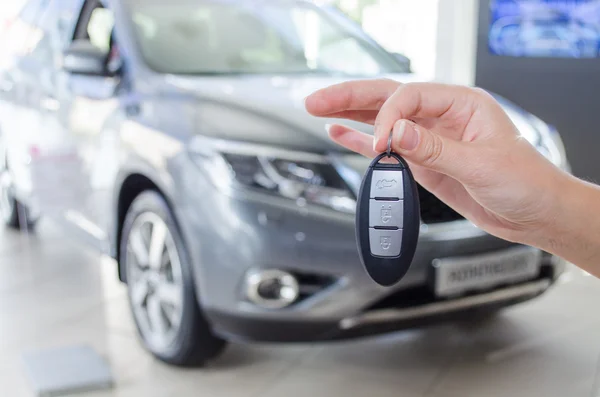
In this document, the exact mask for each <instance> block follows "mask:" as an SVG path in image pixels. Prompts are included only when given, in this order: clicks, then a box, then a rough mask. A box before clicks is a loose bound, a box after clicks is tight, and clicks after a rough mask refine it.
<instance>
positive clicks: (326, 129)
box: [325, 123, 331, 134]
mask: <svg viewBox="0 0 600 397" xmlns="http://www.w3.org/2000/svg"><path fill="white" fill-rule="evenodd" d="M330 129H331V124H329V123H328V124H325V131H326V132H327V133H328V134H329V130H330Z"/></svg>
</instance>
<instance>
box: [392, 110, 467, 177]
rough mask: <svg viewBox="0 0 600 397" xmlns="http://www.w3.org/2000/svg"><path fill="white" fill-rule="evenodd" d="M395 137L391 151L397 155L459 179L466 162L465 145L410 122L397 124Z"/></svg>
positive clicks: (402, 121) (395, 125)
mask: <svg viewBox="0 0 600 397" xmlns="http://www.w3.org/2000/svg"><path fill="white" fill-rule="evenodd" d="M392 134H393V137H392V149H393V150H394V151H395V152H396V153H398V154H400V155H402V156H403V157H404V158H406V159H407V160H409V161H410V162H412V163H413V164H416V165H420V166H422V167H425V168H429V169H431V170H433V171H437V172H440V173H442V174H445V175H448V176H451V177H454V178H455V179H460V175H461V173H462V172H464V170H465V166H464V165H465V162H466V161H467V159H466V155H467V153H465V152H466V150H465V147H464V144H463V143H462V142H458V141H455V140H453V139H450V138H447V137H444V136H442V135H440V134H436V133H434V132H431V131H430V130H428V129H426V128H423V127H421V126H419V125H417V124H415V123H413V122H412V121H408V120H398V121H397V122H396V123H395V124H394V129H393V131H392ZM467 168H468V167H467Z"/></svg>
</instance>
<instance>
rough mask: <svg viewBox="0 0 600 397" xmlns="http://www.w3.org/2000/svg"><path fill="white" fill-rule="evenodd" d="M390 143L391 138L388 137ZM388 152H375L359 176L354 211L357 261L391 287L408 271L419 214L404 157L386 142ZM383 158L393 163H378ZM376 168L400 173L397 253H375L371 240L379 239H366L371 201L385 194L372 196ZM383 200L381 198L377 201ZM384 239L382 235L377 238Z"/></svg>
mask: <svg viewBox="0 0 600 397" xmlns="http://www.w3.org/2000/svg"><path fill="white" fill-rule="evenodd" d="M389 142H390V143H391V138H390V140H389ZM388 149H389V150H388V151H386V152H384V153H382V154H380V155H378V156H377V157H376V158H375V159H374V160H373V162H372V163H371V164H370V165H369V168H368V170H367V173H366V174H365V177H364V178H363V181H362V185H361V188H360V192H359V195H358V197H359V200H358V206H357V210H356V241H357V244H358V251H359V256H360V259H361V262H362V263H363V265H364V267H365V269H366V271H367V273H368V274H369V276H371V278H372V279H373V280H374V281H375V282H376V283H378V284H380V285H383V286H391V285H394V284H396V283H397V282H398V281H399V280H400V279H402V277H404V275H405V274H406V272H407V271H408V269H409V268H410V265H411V263H412V260H413V257H414V255H415V251H416V247H417V242H418V239H419V231H420V226H421V215H420V214H421V213H420V205H419V193H418V190H417V184H416V182H415V179H414V177H413V175H412V172H411V170H410V168H409V166H408V163H407V162H406V160H404V159H403V158H402V157H401V156H399V155H398V154H396V153H393V152H392V151H391V145H388ZM384 158H393V159H395V160H396V161H397V162H398V163H397V164H387V163H380V161H381V160H383V159H384ZM376 171H394V172H398V173H401V174H402V189H403V197H402V198H401V201H402V205H403V213H402V215H403V221H402V230H401V235H402V237H401V249H400V254H399V255H397V256H393V257H392V256H378V255H376V254H373V253H372V252H371V247H372V245H371V244H372V243H374V244H379V241H374V242H371V241H370V238H371V237H370V234H371V233H370V232H371V231H372V230H373V228H372V227H370V225H369V222H370V220H369V217H370V214H369V211H370V205H371V202H373V201H374V200H375V201H376V202H377V203H384V202H385V200H387V198H385V197H372V194H371V192H372V189H371V185H372V183H376V182H377V181H373V175H374V173H375V172H376ZM377 200H384V201H377ZM379 238H382V239H384V238H385V237H379ZM383 243H385V244H387V240H382V244H383Z"/></svg>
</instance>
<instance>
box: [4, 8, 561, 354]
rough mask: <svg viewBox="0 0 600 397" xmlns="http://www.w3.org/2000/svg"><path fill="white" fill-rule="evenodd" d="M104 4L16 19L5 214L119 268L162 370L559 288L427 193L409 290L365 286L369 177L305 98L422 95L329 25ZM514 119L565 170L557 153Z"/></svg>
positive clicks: (518, 116)
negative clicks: (363, 220)
mask: <svg viewBox="0 0 600 397" xmlns="http://www.w3.org/2000/svg"><path fill="white" fill-rule="evenodd" d="M109 3H110V6H109V5H108V4H107V3H104V1H103V0H60V1H59V0H31V2H30V3H29V4H28V6H27V7H26V11H27V12H26V13H25V14H23V15H22V16H21V23H22V24H23V25H24V26H28V29H27V31H28V32H29V33H28V34H27V35H25V37H22V39H23V40H22V42H20V43H19V51H18V54H15V58H14V62H12V63H11V64H12V66H11V67H10V68H7V69H6V70H3V71H2V72H1V74H0V76H1V77H0V79H1V82H2V84H0V87H2V88H3V91H2V92H1V93H0V130H1V136H2V146H1V150H0V155H1V156H2V157H1V158H0V164H1V165H2V167H1V171H0V181H1V183H0V185H1V193H2V194H1V200H0V203H1V209H2V215H3V216H4V220H5V221H6V223H7V224H8V225H9V226H13V227H33V226H34V224H35V221H36V219H37V218H38V216H39V215H40V214H43V215H44V216H47V217H48V218H52V219H53V220H55V221H57V222H58V223H60V224H61V225H62V226H64V229H65V230H67V231H69V232H70V233H73V234H74V235H77V236H79V237H80V238H81V239H82V241H85V242H87V243H89V244H91V245H93V246H94V247H96V248H97V249H99V250H100V251H101V252H103V253H105V254H109V255H111V256H112V257H114V258H115V259H116V260H117V263H118V274H119V277H120V279H121V280H122V281H123V282H125V283H127V285H128V291H129V293H128V296H129V300H130V303H131V309H132V313H133V317H134V319H135V323H136V325H137V329H138V331H139V334H140V337H141V340H142V342H143V343H144V345H145V347H146V348H147V349H148V350H149V351H150V352H152V353H153V354H154V355H156V356H157V357H158V358H160V359H161V360H164V361H166V362H168V363H172V364H176V365H192V364H201V363H204V362H205V361H207V360H209V359H211V358H213V357H215V356H216V355H217V354H219V353H220V352H221V351H222V350H223V348H224V346H225V343H226V342H225V341H227V340H259V341H282V342H283V341H314V340H332V339H339V338H347V337H355V336H360V335H367V334H375V333H381V332H387V331H393V330H398V329H401V328H404V327H407V326H414V325H417V324H424V323H427V322H430V321H434V320H435V321H437V320H440V319H455V318H457V316H460V315H462V314H465V313H473V312H478V313H479V312H481V313H491V312H493V311H495V310H497V309H499V308H501V307H504V306H507V305H511V304H514V303H517V302H522V301H525V300H528V299H530V298H533V297H535V296H537V295H539V294H541V293H543V292H544V291H545V290H546V289H548V287H549V286H550V285H551V284H552V283H553V282H554V281H555V280H556V278H557V277H558V276H559V275H560V274H561V272H563V269H564V263H563V261H561V260H560V259H558V258H556V257H553V256H551V255H550V254H547V253H544V252H541V251H539V250H537V249H534V248H531V247H525V246H520V245H515V244H513V243H510V242H507V241H503V240H501V239H498V238H495V237H492V236H490V235H488V234H486V233H485V232H483V231H482V230H480V229H478V228H477V227H475V226H474V225H473V224H471V223H470V222H468V221H467V220H465V219H463V218H461V216H460V215H459V214H457V213H456V212H455V211H453V210H452V209H451V208H449V207H447V206H446V205H444V204H443V203H442V202H440V201H438V199H436V197H434V196H433V195H431V194H430V193H428V192H427V191H426V190H424V189H422V188H420V200H421V209H422V212H421V219H422V227H421V237H420V241H419V245H418V249H417V253H416V255H415V258H414V261H413V264H412V267H411V269H410V271H409V273H408V274H407V276H406V277H405V278H404V279H403V280H402V282H401V283H399V284H398V285H396V286H394V287H391V288H383V287H380V286H378V285H376V284H375V283H373V282H372V281H371V280H370V279H369V278H368V276H367V275H366V273H365V272H364V270H363V268H362V266H361V264H360V261H359V257H358V252H357V248H356V243H355V237H354V212H355V207H356V201H355V200H356V195H357V192H358V189H359V184H360V181H361V178H362V174H363V173H364V171H365V170H366V168H367V166H368V164H369V160H367V159H365V158H362V157H360V156H358V155H355V154H353V153H350V152H347V151H344V150H343V149H342V148H340V147H338V146H336V145H334V144H332V143H331V142H330V141H329V140H328V138H327V134H326V132H325V128H324V126H325V123H326V122H327V120H318V119H315V118H312V117H310V116H309V115H308V114H307V113H306V112H305V110H304V103H303V98H304V97H305V96H306V95H307V94H309V93H311V92H312V91H314V90H316V89H318V88H321V87H324V86H327V85H330V84H333V83H336V82H340V81H343V80H348V79H353V78H358V77H361V78H362V77H375V76H384V77H387V78H393V79H400V80H402V81H410V80H415V79H416V78H415V77H414V76H413V75H411V74H410V73H409V70H408V62H407V60H406V58H404V57H402V56H396V55H393V54H390V53H388V52H386V51H385V50H384V49H383V48H382V47H380V46H379V45H378V44H377V43H375V42H374V41H373V40H371V39H370V38H369V37H368V36H366V35H365V34H364V33H363V32H362V31H361V30H360V28H359V27H358V26H357V25H355V24H354V23H353V22H351V21H350V20H348V19H347V18H346V17H344V16H343V14H341V13H340V12H338V11H336V10H335V9H334V8H333V7H329V6H327V5H315V4H313V3H311V2H307V1H300V0H264V1H263V0H259V1H252V2H248V1H245V0H235V1H227V2H222V1H214V0H172V1H169V2H165V1H163V0H160V1H159V0H121V1H110V2H109ZM32 10H33V11H35V12H32ZM503 103H504V107H505V109H506V111H507V112H509V113H510V114H511V117H512V118H513V120H514V121H515V123H516V124H517V126H518V127H519V129H520V131H521V133H522V134H523V135H524V136H525V137H526V138H527V139H529V140H530V141H531V142H532V144H534V145H535V146H536V147H537V148H538V149H539V150H540V151H541V152H543V153H544V154H545V155H546V156H547V157H548V158H550V159H551V160H552V161H553V162H554V163H555V164H557V165H558V166H561V167H566V164H567V163H566V160H565V155H564V149H563V147H562V143H561V141H560V138H559V136H558V134H557V133H556V132H555V131H554V130H553V129H552V128H550V127H549V126H548V125H546V124H545V123H544V122H542V121H540V120H539V119H537V118H535V117H534V116H532V115H530V114H528V113H526V112H524V111H522V110H520V109H518V108H517V107H515V106H514V105H511V104H509V103H508V102H503ZM355 127H359V128H363V129H365V128H368V126H365V125H358V124H357V125H355Z"/></svg>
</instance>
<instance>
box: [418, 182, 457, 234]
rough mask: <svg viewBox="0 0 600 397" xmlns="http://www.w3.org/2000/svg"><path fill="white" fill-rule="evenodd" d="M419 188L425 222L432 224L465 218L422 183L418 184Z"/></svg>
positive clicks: (422, 215) (422, 218) (422, 216)
mask: <svg viewBox="0 0 600 397" xmlns="http://www.w3.org/2000/svg"><path fill="white" fill-rule="evenodd" d="M418 189H419V201H420V203H421V220H422V221H423V223H428V224H432V223H442V222H452V221H457V220H460V219H464V218H463V217H462V216H461V215H460V214H459V213H458V212H456V211H454V210H453V209H452V208H450V207H448V206H447V205H446V204H444V203H443V202H441V201H440V200H439V199H438V198H437V197H435V196H434V195H433V194H431V193H429V191H427V190H426V189H425V188H423V187H422V186H421V185H419V186H418Z"/></svg>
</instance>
